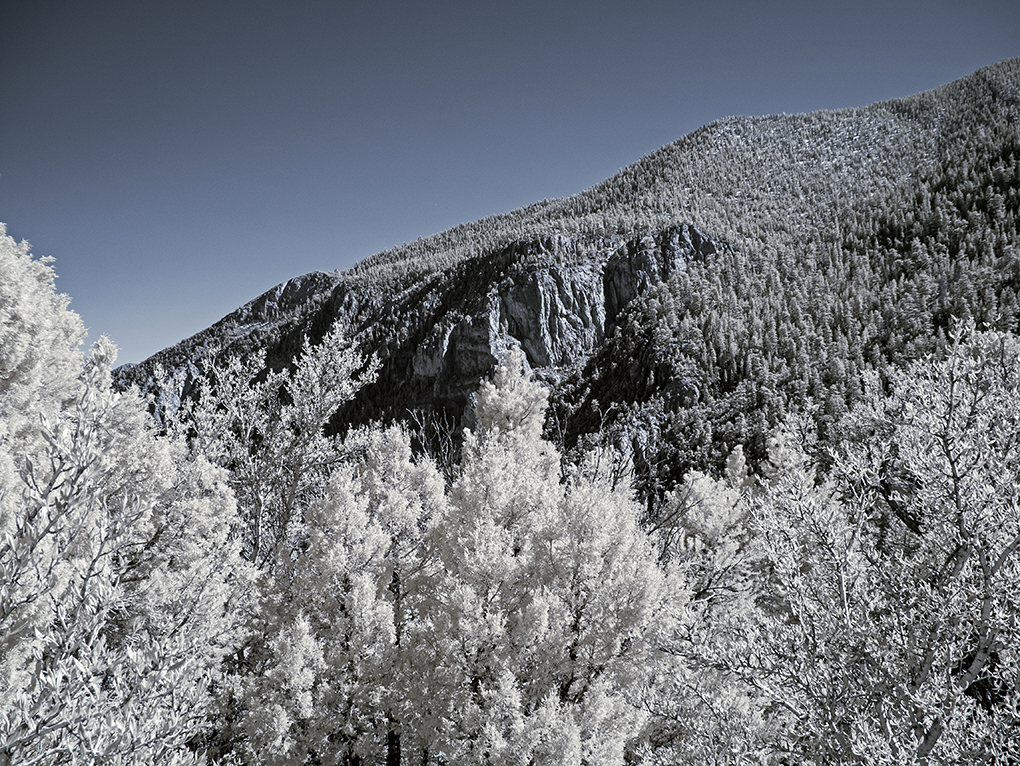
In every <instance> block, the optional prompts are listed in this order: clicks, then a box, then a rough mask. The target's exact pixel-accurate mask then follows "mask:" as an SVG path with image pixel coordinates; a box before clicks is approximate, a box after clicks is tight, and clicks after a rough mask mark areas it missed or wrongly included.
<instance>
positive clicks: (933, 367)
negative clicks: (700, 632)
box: [710, 331, 1020, 764]
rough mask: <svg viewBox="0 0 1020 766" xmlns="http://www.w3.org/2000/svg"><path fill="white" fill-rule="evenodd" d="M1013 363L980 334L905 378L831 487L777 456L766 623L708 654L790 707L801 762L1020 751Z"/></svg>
mask: <svg viewBox="0 0 1020 766" xmlns="http://www.w3.org/2000/svg"><path fill="white" fill-rule="evenodd" d="M1018 351H1020V347H1018V344H1017V341H1016V339H1014V338H1012V337H1011V336H1007V335H1000V334H982V333H974V332H973V331H971V332H970V333H969V334H964V333H960V334H958V335H957V337H956V339H955V342H954V344H953V347H952V349H951V352H950V353H949V354H948V356H947V358H945V359H944V360H941V361H930V362H924V363H919V364H917V365H915V366H913V367H912V368H910V369H909V370H907V371H904V372H902V373H894V374H893V376H892V380H891V386H890V393H889V394H888V395H882V394H880V393H877V392H876V393H875V394H874V395H873V403H872V405H871V406H870V407H869V408H867V409H863V410H860V411H858V412H857V413H856V414H855V415H854V416H853V418H852V420H851V421H850V430H851V431H853V430H855V429H856V431H857V433H858V434H861V435H863V436H865V439H864V441H863V443H859V444H858V445H857V446H851V447H848V448H846V449H844V450H842V451H841V452H839V453H837V454H836V455H835V456H834V458H835V464H834V467H833V469H832V471H831V472H830V474H829V475H828V477H826V478H820V476H819V473H818V471H817V470H816V469H815V467H814V466H813V465H812V464H811V462H810V461H809V460H808V459H807V458H806V457H805V456H804V452H803V450H802V448H801V446H800V443H799V440H798V439H796V438H793V437H791V436H790V435H789V434H788V435H787V436H786V437H784V438H781V439H777V440H776V441H775V442H774V443H773V447H772V458H771V462H772V470H771V471H770V474H771V477H770V479H769V480H768V481H767V482H766V483H765V485H764V489H763V491H762V492H761V494H760V495H759V496H758V497H757V498H756V499H755V500H754V502H753V503H752V506H751V509H752V513H753V517H754V520H755V525H756V527H757V530H758V535H759V543H760V545H761V550H762V556H763V561H764V562H765V564H766V567H767V568H766V569H765V570H764V580H763V583H762V587H761V590H760V594H761V595H760V596H759V599H758V606H759V609H758V613H757V614H758V616H757V617H756V619H755V620H753V621H752V622H751V623H750V624H749V625H748V629H747V630H746V631H745V632H744V633H743V634H742V635H738V634H734V635H733V640H732V642H731V644H730V649H729V652H728V653H727V654H725V655H723V654H718V655H716V656H713V657H711V658H710V659H711V660H712V662H714V663H715V664H716V666H717V667H721V668H725V670H726V671H727V672H728V673H731V674H732V675H733V676H735V677H739V678H741V679H743V680H744V681H746V682H747V683H749V684H751V685H753V686H754V687H755V688H756V689H759V690H761V691H762V692H764V693H765V694H766V695H767V696H768V697H769V698H771V699H772V700H774V701H775V703H776V704H779V705H782V706H783V707H784V708H785V710H786V711H787V716H788V720H789V726H788V728H787V729H786V732H785V734H784V736H783V737H782V738H781V740H780V742H779V748H780V749H781V750H785V751H787V752H789V753H791V754H792V755H794V756H795V757H797V758H798V759H799V760H801V762H817V763H874V764H905V763H922V764H927V763H1006V762H1012V761H1013V760H1015V759H1016V758H1017V757H1018V756H1020V744H1018V743H1020V714H1018V684H1020V678H1018V667H1020V665H1018V656H1017V653H1018V650H1020V634H1018V630H1020V625H1018V620H1017V616H1018V615H1020V595H1018V594H1020V561H1018V559H1020V441H1018V436H1017V435H1018V433H1020V354H1018ZM876 391H877V389H876Z"/></svg>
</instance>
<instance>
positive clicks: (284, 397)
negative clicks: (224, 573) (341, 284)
mask: <svg viewBox="0 0 1020 766" xmlns="http://www.w3.org/2000/svg"><path fill="white" fill-rule="evenodd" d="M377 368H378V363H377V361H376V360H374V359H372V360H369V361H367V362H366V360H365V358H364V356H362V354H361V353H360V352H359V351H358V350H357V349H356V348H355V346H354V345H353V344H352V343H351V342H350V341H349V340H348V339H347V338H346V337H345V335H344V333H343V331H342V329H341V328H340V327H339V325H338V326H335V327H333V328H332V329H331V330H330V331H329V332H328V333H327V334H326V335H325V337H323V339H322V341H321V342H320V343H319V344H318V345H317V346H314V347H311V346H310V344H309V343H308V341H307V339H305V349H304V350H303V351H302V353H301V354H299V355H298V357H297V358H296V359H295V367H294V370H293V371H290V370H282V371H273V370H267V369H266V366H265V356H264V353H263V354H256V355H254V356H253V357H252V358H250V359H248V360H241V359H238V358H236V357H235V358H233V359H231V360H230V361H229V362H228V363H227V364H226V366H225V367H214V368H213V369H212V370H211V374H210V375H209V376H208V377H205V378H202V379H201V380H200V381H199V385H198V395H197V398H192V399H188V400H186V401H185V402H183V403H182V406H181V407H180V408H179V409H178V410H176V411H172V412H167V413H166V416H167V420H168V422H169V425H170V427H171V429H172V430H175V431H177V432H179V433H181V434H182V435H185V434H186V435H188V436H189V437H190V441H191V445H192V450H193V452H194V453H195V454H201V455H204V456H206V457H207V458H208V459H209V460H210V461H212V462H214V463H215V464H217V465H220V466H224V467H226V468H228V469H229V470H230V476H231V486H232V487H233V488H234V491H235V494H236V496H237V502H238V510H239V513H240V516H241V520H242V525H243V529H244V543H245V557H246V558H247V559H248V560H249V561H252V562H253V563H255V564H256V565H257V566H258V567H260V568H263V567H266V566H271V565H272V563H273V562H274V561H275V560H276V558H277V555H278V553H279V546H281V545H284V544H285V541H286V538H287V533H288V527H289V525H290V524H291V523H292V522H295V521H300V518H301V514H302V512H303V509H305V508H307V507H309V506H310V505H312V504H313V503H314V502H315V500H316V499H317V498H318V497H320V496H321V494H322V491H323V490H324V488H325V486H326V483H327V479H328V476H329V468H330V466H331V465H332V464H333V462H335V461H336V460H337V458H338V452H337V445H336V442H335V440H334V439H332V438H329V437H327V436H326V433H325V428H326V425H327V424H328V422H329V420H330V418H332V417H333V415H334V414H335V413H336V411H337V409H338V408H339V407H340V406H341V405H342V404H344V403H345V402H347V401H349V400H350V399H351V398H352V397H353V396H354V394H355V393H357V391H358V390H359V389H360V388H361V387H362V386H363V385H365V384H366V383H368V382H370V381H371V380H372V378H373V377H374V375H375V372H376V369H377Z"/></svg>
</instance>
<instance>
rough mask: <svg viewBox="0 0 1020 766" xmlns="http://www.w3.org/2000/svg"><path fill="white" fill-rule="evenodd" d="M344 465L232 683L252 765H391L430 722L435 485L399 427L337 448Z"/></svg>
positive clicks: (277, 584) (302, 532) (437, 479)
mask: <svg viewBox="0 0 1020 766" xmlns="http://www.w3.org/2000/svg"><path fill="white" fill-rule="evenodd" d="M346 447H347V449H348V450H349V451H350V452H349V457H348V460H347V461H346V462H345V463H344V464H341V465H339V466H338V467H337V468H336V470H335V471H334V473H333V475H332V477H331V479H330V482H329V486H328V488H327V490H326V492H325V494H324V497H323V498H322V499H321V500H320V501H319V502H318V503H316V504H315V505H314V506H312V507H311V508H310V509H308V512H307V514H306V518H305V520H304V522H303V523H302V524H301V525H300V526H299V529H298V531H297V537H296V539H297V540H298V541H299V544H298V547H299V551H296V552H295V553H294V554H293V555H290V554H289V553H288V554H287V555H286V556H285V557H284V560H282V561H280V562H279V563H278V564H277V566H276V568H275V570H274V571H275V575H274V577H273V578H272V579H271V580H270V579H268V578H267V579H266V580H265V582H266V593H265V595H264V597H263V600H262V608H261V611H260V613H259V614H258V615H257V616H256V618H255V632H256V634H257V635H260V636H262V637H264V640H263V642H262V644H261V645H254V646H252V647H250V649H249V652H250V655H251V656H250V657H249V661H248V662H249V671H250V672H248V673H247V674H246V675H244V676H241V677H239V678H238V679H237V680H236V684H235V685H236V692H235V693H236V697H237V699H238V700H239V704H240V705H241V707H242V709H243V713H242V715H241V720H240V722H239V724H238V726H239V729H240V732H241V735H242V736H241V737H240V741H241V743H242V744H241V747H242V749H243V751H244V755H245V757H246V758H247V759H249V760H251V761H257V762H259V763H303V762H305V760H306V759H309V758H312V759H314V760H316V761H317V762H320V763H336V764H344V763H379V762H382V761H384V760H385V762H387V763H396V764H399V763H401V760H402V759H401V752H402V750H407V749H412V748H413V750H415V751H418V752H420V751H421V750H422V748H424V747H426V746H427V743H428V742H429V740H430V739H431V738H430V737H422V736H421V732H422V730H428V729H430V728H432V727H435V726H436V725H437V720H436V718H435V716H434V715H433V714H431V713H430V710H431V706H432V701H431V700H430V698H429V693H428V691H431V692H433V693H434V692H436V691H437V690H436V688H435V687H432V688H431V689H430V690H428V691H426V690H425V689H423V688H422V684H423V683H425V682H427V679H428V678H429V676H430V674H432V673H433V672H434V670H435V666H434V664H433V662H432V660H433V659H434V651H433V650H432V649H431V643H432V641H431V639H430V638H428V634H429V633H430V631H431V625H430V623H429V622H428V619H427V614H428V612H429V610H430V608H431V606H430V604H431V602H433V601H434V599H435V594H436V592H437V589H438V585H437V578H438V575H439V566H438V560H437V559H436V557H435V555H434V546H433V545H431V543H430V542H429V536H430V535H431V534H432V531H433V529H434V526H435V525H436V524H437V523H438V522H439V521H440V520H441V519H442V518H443V516H444V515H445V505H446V500H445V496H444V486H443V480H442V476H441V475H440V474H439V472H438V470H437V469H436V467H435V466H434V465H433V464H432V463H431V461H429V460H428V459H425V458H420V459H417V460H416V459H414V458H413V457H412V455H411V447H410V439H409V437H408V435H407V434H406V432H404V431H403V430H402V429H400V428H397V427H392V428H389V429H387V430H372V431H362V432H358V433H356V434H354V435H353V436H352V437H350V438H349V439H348V440H347V445H346Z"/></svg>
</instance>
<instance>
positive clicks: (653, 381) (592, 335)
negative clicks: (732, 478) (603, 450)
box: [119, 59, 1020, 496]
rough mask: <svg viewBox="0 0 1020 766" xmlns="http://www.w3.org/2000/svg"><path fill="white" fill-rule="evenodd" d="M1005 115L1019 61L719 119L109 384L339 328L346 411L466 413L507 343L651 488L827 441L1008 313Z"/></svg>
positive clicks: (1018, 91) (194, 372)
mask: <svg viewBox="0 0 1020 766" xmlns="http://www.w3.org/2000/svg"><path fill="white" fill-rule="evenodd" d="M1018 117H1020V59H1012V60H1008V61H1003V62H1000V63H999V64H996V65H994V66H991V67H987V68H985V69H982V70H979V71H978V72H976V73H974V74H973V75H971V76H969V77H967V78H964V79H962V80H959V81H956V82H954V83H950V84H949V85H946V86H943V87H941V88H937V89H935V90H933V91H928V92H926V93H922V94H918V95H916V96H911V97H908V98H903V99H897V100H893V101H888V102H883V103H879V104H874V105H871V106H867V107H862V108H858V109H846V110H839V111H833V112H817V113H812V114H806V115H793V116H788V115H780V116H769V117H736V118H727V119H724V120H720V121H717V122H715V123H712V124H711V125H708V126H705V127H704V128H701V129H700V130H698V131H695V132H694V133H692V134H690V135H688V136H686V137H684V138H682V139H680V140H679V141H676V142H674V143H672V144H669V145H667V146H665V147H663V148H662V149H660V150H658V151H656V152H653V153H652V154H650V155H648V156H646V157H644V158H642V159H641V160H639V161H638V162H637V163H635V164H634V165H632V166H630V167H628V168H626V169H624V170H621V171H620V172H619V173H618V174H617V175H615V176H613V177H612V178H610V179H607V180H606V181H605V182H603V183H602V184H599V185H597V186H595V187H593V188H591V189H589V190H587V191H585V192H582V193H580V194H577V195H574V196H572V197H568V198H566V199H561V200H551V201H550V200H546V201H543V202H541V203H536V204H534V205H531V206H528V207H526V208H522V209H521V210H517V211H513V212H511V213H507V214H505V215H500V216H494V217H492V218H487V219H483V220H481V221H478V222H475V223H472V224H465V225H462V226H458V227H456V228H454V229H451V230H449V231H447V232H443V233H441V234H437V235H434V236H432V237H429V238H426V239H421V240H418V241H416V242H414V243H409V244H406V245H403V246H401V247H399V248H394V249H393V250H390V251H386V252H384V253H380V254H378V255H376V256H373V257H371V258H368V259H366V260H365V261H363V262H361V263H360V264H358V265H357V266H355V267H354V268H353V269H351V270H349V271H346V272H334V273H314V274H310V275H306V276H304V277H299V278H297V279H294V280H291V281H290V282H287V283H285V284H283V285H280V286H279V287H277V288H275V289H274V290H272V291H270V292H268V293H266V294H265V295H263V296H260V297H259V298H258V299H256V300H255V301H252V302H251V303H249V304H247V305H245V306H243V307H241V308H240V309H238V310H237V311H235V312H234V313H232V314H231V315H229V316H228V317H225V318H224V319H223V320H221V321H220V322H218V323H217V324H216V325H214V326H213V327H211V328H209V329H208V330H206V331H204V332H202V333H199V334H198V335H196V336H194V337H192V338H190V339H188V340H186V341H183V342H182V343H181V344H179V345H178V346H175V347H173V348H171V349H167V350H165V351H163V352H160V353H159V354H157V355H155V356H154V357H152V358H151V359H149V360H146V361H145V362H143V363H142V364H141V365H138V366H136V367H134V368H130V369H127V370H122V371H121V373H120V375H119V380H120V383H121V385H129V384H131V383H136V384H138V385H140V386H142V387H143V388H149V389H153V388H154V387H155V383H154V379H153V373H154V372H155V370H156V367H157V365H159V366H162V367H163V368H164V369H165V370H166V371H168V372H169V373H171V375H172V378H173V380H174V384H173V386H174V388H175V389H176V391H175V392H174V394H175V395H176V394H177V393H185V394H186V393H187V391H188V388H189V385H190V382H191V381H193V380H194V378H195V377H196V376H198V375H201V374H202V371H203V369H204V366H205V365H207V364H208V363H209V362H210V360H212V359H213V358H219V359H223V358H224V357H227V356H235V355H247V354H248V353H250V352H252V351H253V350H255V349H264V350H265V351H266V352H267V359H268V362H269V364H271V365H273V366H276V367H281V366H284V365H286V364H289V363H290V360H291V359H292V358H293V356H294V354H295V353H296V351H297V350H298V349H299V348H300V345H301V343H302V339H303V337H304V336H306V335H307V336H308V337H309V338H310V339H311V340H312V342H315V340H317V339H318V338H320V337H322V335H323V334H324V333H325V331H326V330H327V329H328V328H329V327H330V326H331V325H332V324H333V323H334V322H341V323H342V324H343V325H344V327H345V328H346V330H347V332H348V333H349V334H350V335H351V336H353V337H356V338H357V339H358V342H359V343H360V344H361V346H362V347H363V348H364V349H365V350H366V351H368V352H372V353H376V354H378V356H379V357H380V359H381V361H382V362H383V367H382V370H381V374H380V378H379V380H378V381H377V383H376V384H374V385H372V386H369V387H367V388H366V389H365V390H364V391H363V392H362V394H361V395H360V397H359V399H357V400H356V401H355V402H354V403H353V404H352V405H351V406H350V407H349V408H348V409H347V411H345V412H343V413H340V415H339V416H338V419H337V427H338V428H343V427H345V425H347V424H355V423H359V422H365V421H367V420H369V419H373V418H383V419H388V418H399V419H403V418H406V417H407V416H408V413H409V411H412V410H422V411H425V412H438V413H440V414H441V416H442V417H444V418H446V417H449V418H451V419H452V421H453V422H457V421H459V418H460V416H461V414H462V412H463V411H464V406H465V404H466V402H467V399H468V396H469V395H470V393H471V391H473V390H474V388H475V387H476V386H477V384H478V381H479V380H480V379H481V378H482V377H484V376H485V375H487V374H488V373H489V372H490V371H491V369H492V368H493V367H494V365H495V364H496V362H497V360H498V359H499V358H501V356H502V354H503V353H504V351H505V349H506V348H507V345H508V344H519V345H521V346H522V347H523V348H524V349H525V351H526V353H527V355H528V359H529V362H530V363H531V364H532V366H533V367H535V368H536V369H537V370H538V371H539V373H540V375H541V376H542V377H544V379H545V380H547V381H548V383H549V384H550V385H551V386H552V387H553V392H554V401H555V402H556V407H554V409H553V416H552V417H553V420H554V421H555V422H551V423H550V429H551V430H553V431H558V433H559V434H560V437H561V439H562V440H563V442H564V444H565V446H567V447H570V446H571V445H572V444H574V443H576V442H578V441H583V440H585V439H590V438H594V436H593V435H595V434H598V435H599V437H598V438H603V439H613V440H615V441H616V442H617V444H618V445H620V446H622V447H624V448H625V449H627V450H629V451H630V452H631V454H632V455H633V457H634V459H635V463H636V465H637V468H638V472H639V475H640V476H641V477H643V481H644V489H645V491H646V493H647V494H649V496H651V495H654V494H657V493H659V492H661V491H663V490H664V489H667V488H668V487H669V486H672V484H673V483H675V481H676V479H677V478H678V477H679V476H680V475H682V474H683V473H684V472H685V471H687V470H689V469H691V468H695V467H697V468H710V467H713V466H715V467H718V466H719V465H720V461H721V460H723V459H725V455H726V454H728V452H729V450H730V449H732V447H734V446H735V445H736V444H745V445H747V446H748V452H749V454H750V456H751V457H752V459H753V458H755V457H759V456H761V455H763V452H764V442H765V439H766V436H767V434H768V432H769V430H770V428H771V427H773V426H774V425H775V423H776V422H777V421H778V419H779V418H780V417H782V415H783V414H784V413H786V412H787V411H789V410H790V409H804V408H808V409H810V410H811V411H812V412H814V416H815V422H816V423H817V424H818V427H819V429H820V432H821V433H822V435H823V437H826V438H835V436H836V435H835V434H834V433H832V432H831V428H832V424H833V423H834V422H835V420H836V419H837V418H838V415H839V414H840V413H841V412H842V411H844V410H845V409H846V408H847V407H849V406H852V404H853V403H854V401H855V400H856V398H857V397H859V395H860V393H861V379H862V376H863V375H864V374H865V372H867V371H869V370H871V371H875V372H878V373H879V374H881V373H882V371H883V370H884V369H885V368H886V367H887V366H888V365H898V364H903V363H905V362H908V361H910V360H911V359H913V358H916V357H917V356H918V355H921V354H923V353H926V352H928V351H930V350H932V349H933V348H935V347H936V346H937V344H938V342H939V341H938V338H939V333H940V332H941V331H943V330H944V329H945V328H946V326H947V325H948V324H949V323H950V322H951V321H954V319H973V320H975V321H978V322H985V323H990V324H994V325H995V326H996V327H998V328H1000V329H1009V330H1015V329H1016V322H1017V317H1016V310H1015V302H1016V300H1015V299H1016V293H1017V290H1018V286H1017V278H1018V274H1020V267H1018V265H1017V263H1016V258H1017V257H1018V255H1017V253H1018V248H1017V226H1016V219H1017V206H1018V203H1020V201H1018V197H1017V188H1018V180H1017V179H1018V177H1020V173H1018V167H1017V162H1018V157H1020V153H1018V152H1017V145H1018V140H1017V118H1018ZM166 393H167V392H164V395H165V394H166ZM171 398H173V397H171ZM827 429H829V430H827Z"/></svg>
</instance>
